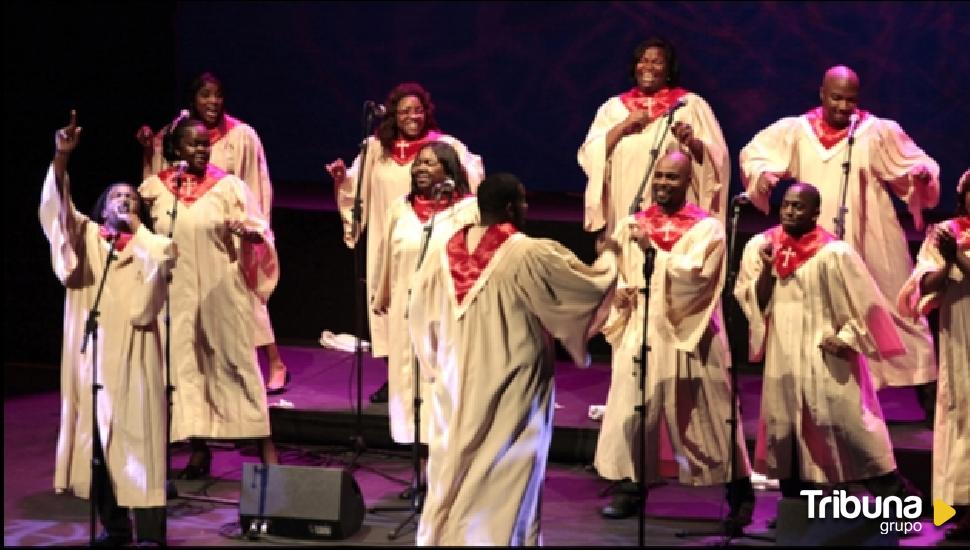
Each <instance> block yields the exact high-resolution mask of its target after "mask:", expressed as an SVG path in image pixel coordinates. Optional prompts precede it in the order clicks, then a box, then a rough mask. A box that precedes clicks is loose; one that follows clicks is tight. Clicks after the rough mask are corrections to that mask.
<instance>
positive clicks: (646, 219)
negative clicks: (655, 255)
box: [634, 203, 709, 252]
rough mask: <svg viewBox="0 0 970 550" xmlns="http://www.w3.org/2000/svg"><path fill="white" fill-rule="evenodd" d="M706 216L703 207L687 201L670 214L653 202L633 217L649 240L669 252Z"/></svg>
mask: <svg viewBox="0 0 970 550" xmlns="http://www.w3.org/2000/svg"><path fill="white" fill-rule="evenodd" d="M708 216H709V214H708V213H707V212H705V211H704V209H703V208H701V207H699V206H697V205H694V204H691V203H687V204H685V205H684V207H683V208H681V209H680V210H678V211H677V212H676V213H675V214H673V215H671V216H668V215H667V214H664V211H663V209H662V208H660V206H659V205H657V204H655V205H653V206H651V207H650V208H648V209H646V210H644V211H643V212H638V213H637V214H636V216H634V218H635V219H636V220H637V223H638V224H640V227H642V228H643V229H644V231H646V232H647V234H648V235H650V240H651V241H653V242H654V243H655V244H656V245H657V246H659V247H660V248H662V249H664V250H666V251H667V252H670V249H671V248H673V247H674V245H675V244H677V241H679V240H680V238H681V237H683V236H684V233H686V232H687V230H689V229H690V228H691V227H694V225H695V224H696V223H697V222H699V221H701V220H703V219H704V218H706V217H708Z"/></svg>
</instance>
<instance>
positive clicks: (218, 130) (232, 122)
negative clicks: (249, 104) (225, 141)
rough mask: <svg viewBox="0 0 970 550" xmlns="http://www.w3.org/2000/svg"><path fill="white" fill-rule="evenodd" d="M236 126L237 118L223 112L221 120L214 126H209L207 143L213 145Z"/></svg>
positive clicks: (237, 123)
mask: <svg viewBox="0 0 970 550" xmlns="http://www.w3.org/2000/svg"><path fill="white" fill-rule="evenodd" d="M236 126H239V119H238V118H235V117H231V116H229V115H228V114H226V113H223V114H222V121H221V122H219V124H217V125H216V127H215V128H209V145H215V144H216V142H217V141H219V140H220V139H222V138H224V137H226V134H228V133H229V131H230V130H232V129H233V128H235V127H236Z"/></svg>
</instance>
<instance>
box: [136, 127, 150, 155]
mask: <svg viewBox="0 0 970 550" xmlns="http://www.w3.org/2000/svg"><path fill="white" fill-rule="evenodd" d="M154 138H155V133H154V132H152V128H151V126H149V125H147V124H145V125H142V127H141V128H139V129H138V131H137V132H135V139H136V140H137V141H138V143H140V144H141V146H142V147H144V148H145V149H151V148H152V146H153V143H152V141H153V140H154Z"/></svg>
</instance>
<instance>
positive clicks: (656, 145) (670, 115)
mask: <svg viewBox="0 0 970 550" xmlns="http://www.w3.org/2000/svg"><path fill="white" fill-rule="evenodd" d="M681 101H682V100H681ZM681 101H678V102H677V103H675V104H674V105H673V107H671V108H670V110H668V111H667V114H666V115H664V116H665V117H666V119H667V120H666V122H664V129H663V131H661V132H660V133H659V134H657V138H656V139H655V140H654V142H653V148H651V149H650V164H648V165H647V171H646V172H645V173H644V174H643V181H641V182H640V187H639V188H638V189H637V194H636V195H634V196H633V201H632V202H631V203H630V208H629V211H628V212H627V213H628V214H629V215H631V216H632V215H634V214H636V213H637V212H639V211H640V210H645V209H644V208H640V202H641V201H642V200H643V199H642V197H643V190H644V189H645V188H646V187H647V182H648V181H650V176H651V175H652V174H653V167H654V165H656V164H657V157H658V156H659V155H660V146H661V145H663V142H664V140H666V139H667V133H668V132H670V125H671V124H672V123H673V121H674V113H675V112H677V109H680V108H681V107H683V106H684V103H682V102H681Z"/></svg>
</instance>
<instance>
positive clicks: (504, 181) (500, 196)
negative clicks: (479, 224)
mask: <svg viewBox="0 0 970 550" xmlns="http://www.w3.org/2000/svg"><path fill="white" fill-rule="evenodd" d="M523 188H524V186H523V185H522V181H521V180H519V178H518V177H516V176H515V175H514V174H509V173H508V172H498V173H496V174H491V175H490V176H488V177H487V178H485V181H483V182H482V184H481V185H479V186H478V191H477V195H478V210H479V212H481V214H482V217H485V215H486V214H488V215H492V216H496V217H504V216H505V215H506V210H505V208H506V207H507V206H508V205H510V204H512V203H514V202H515V201H517V200H519V199H520V198H522V195H521V191H520V189H523Z"/></svg>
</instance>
